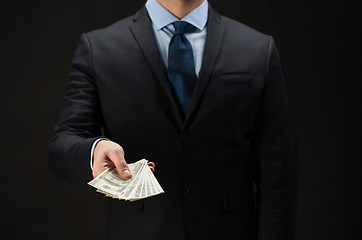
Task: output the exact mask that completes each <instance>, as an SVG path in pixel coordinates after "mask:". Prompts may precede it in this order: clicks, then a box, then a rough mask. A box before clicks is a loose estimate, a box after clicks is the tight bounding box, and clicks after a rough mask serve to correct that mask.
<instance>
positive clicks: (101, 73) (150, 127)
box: [49, 8, 295, 240]
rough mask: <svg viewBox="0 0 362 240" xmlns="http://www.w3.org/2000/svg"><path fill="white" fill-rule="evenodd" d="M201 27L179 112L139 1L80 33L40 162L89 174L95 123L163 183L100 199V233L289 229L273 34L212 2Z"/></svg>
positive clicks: (79, 176) (286, 154)
mask: <svg viewBox="0 0 362 240" xmlns="http://www.w3.org/2000/svg"><path fill="white" fill-rule="evenodd" d="M207 31H208V33H207V40H206V46H205V52H204V57H203V63H202V68H201V71H200V76H199V79H198V80H197V85H196V89H195V92H194V95H193V98H192V102H191V106H190V110H189V113H188V115H187V117H186V119H183V116H182V112H181V109H180V106H179V105H178V103H177V98H176V97H175V94H174V92H173V89H172V86H171V84H170V82H169V81H168V79H167V74H166V68H165V65H164V63H163V62H162V59H161V57H160V53H159V49H158V48H157V44H156V41H155V37H154V34H153V30H152V28H151V22H150V19H149V16H148V14H147V11H146V10H145V8H143V9H141V10H140V11H139V12H138V13H137V14H135V15H134V16H132V17H129V18H126V19H123V20H121V21H119V22H116V23H115V24H113V25H111V26H109V27H107V28H105V29H101V30H96V31H93V32H89V33H86V34H83V35H82V36H81V41H80V44H79V46H78V48H77V50H76V53H75V56H74V59H73V61H72V64H71V67H70V71H69V81H68V85H67V90H66V95H65V103H64V108H63V110H62V112H61V114H60V118H59V121H58V123H57V125H56V127H55V131H54V134H53V136H52V138H51V139H50V141H49V154H50V164H51V166H52V168H53V169H54V171H56V172H57V173H58V174H59V175H60V176H62V177H64V178H66V179H69V180H72V181H75V182H79V183H81V184H85V183H86V182H87V181H89V180H91V179H92V174H91V169H90V167H89V160H90V150H91V146H92V143H93V141H94V140H95V139H96V138H98V137H99V136H100V135H101V131H100V130H101V128H102V127H104V135H105V136H106V137H108V138H109V139H111V140H113V141H115V142H117V143H119V144H120V145H121V146H122V147H123V148H124V149H125V157H126V161H127V162H129V163H131V162H135V161H137V160H139V159H141V158H146V159H148V160H150V161H154V162H155V163H156V166H157V167H156V172H155V175H156V177H157V179H158V180H159V182H160V184H161V186H162V187H163V188H164V190H165V194H162V195H159V196H156V197H152V198H149V199H146V200H141V201H136V202H133V203H129V202H124V201H119V200H110V201H109V237H110V238H111V239H127V240H133V239H134V240H143V239H144V240H146V239H147V240H153V239H155V240H160V239H161V240H162V239H167V240H168V239H172V240H184V239H187V240H194V239H195V240H196V239H207V240H212V239H218V240H220V239H238V240H241V239H243V240H251V239H259V240H291V239H292V226H293V221H294V219H293V216H294V196H295V194H294V192H295V166H294V160H293V152H294V151H293V143H292V142H293V141H292V131H291V123H290V119H289V114H288V109H287V95H286V87H285V81H284V79H283V74H282V69H281V65H280V60H279V56H278V53H277V49H276V47H275V44H274V41H273V39H272V37H270V36H267V35H264V34H261V33H259V32H257V31H255V30H253V29H251V28H249V27H247V26H245V25H243V24H241V23H239V22H236V21H233V20H231V19H228V18H225V17H223V16H220V15H218V14H217V13H216V12H214V11H213V10H212V9H210V12H209V19H208V25H207ZM253 186H255V187H253Z"/></svg>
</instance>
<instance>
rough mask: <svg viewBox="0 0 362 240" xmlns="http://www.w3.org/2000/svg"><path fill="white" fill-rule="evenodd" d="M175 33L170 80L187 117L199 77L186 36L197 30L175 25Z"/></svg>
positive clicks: (169, 66)
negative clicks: (186, 33) (187, 33)
mask: <svg viewBox="0 0 362 240" xmlns="http://www.w3.org/2000/svg"><path fill="white" fill-rule="evenodd" d="M173 25H174V27H175V33H174V35H173V36H172V38H171V42H170V45H169V50H168V70H167V71H168V78H169V80H170V81H171V83H172V85H173V87H174V89H175V92H176V95H177V98H178V100H179V102H180V105H181V107H182V109H183V112H184V116H185V117H186V115H187V111H188V109H189V105H190V102H191V98H192V93H193V92H194V88H195V83H196V80H197V76H196V73H195V62H194V54H193V51H192V46H191V43H190V42H189V40H187V38H186V36H185V32H191V31H193V30H195V28H194V27H193V26H192V25H190V24H189V23H187V22H184V21H177V22H174V23H173Z"/></svg>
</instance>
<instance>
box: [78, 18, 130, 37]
mask: <svg viewBox="0 0 362 240" xmlns="http://www.w3.org/2000/svg"><path fill="white" fill-rule="evenodd" d="M132 19H133V16H129V17H126V18H123V19H121V20H118V21H117V22H115V23H113V24H111V25H109V26H106V27H104V28H100V29H95V30H92V31H89V32H87V33H85V34H86V35H87V36H88V37H89V38H92V39H94V38H104V37H107V36H110V35H112V34H114V33H117V32H125V31H126V30H127V29H128V27H129V25H130V23H131V22H132V21H133V20H132Z"/></svg>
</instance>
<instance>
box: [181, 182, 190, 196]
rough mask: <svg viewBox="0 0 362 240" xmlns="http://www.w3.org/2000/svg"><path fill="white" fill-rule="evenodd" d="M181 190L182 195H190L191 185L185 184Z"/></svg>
mask: <svg viewBox="0 0 362 240" xmlns="http://www.w3.org/2000/svg"><path fill="white" fill-rule="evenodd" d="M180 192H181V195H182V196H187V195H189V193H190V187H189V186H187V185H183V186H182V187H181V188H180Z"/></svg>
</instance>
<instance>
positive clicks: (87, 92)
mask: <svg viewBox="0 0 362 240" xmlns="http://www.w3.org/2000/svg"><path fill="white" fill-rule="evenodd" d="M102 119H103V118H102V113H101V107H100V102H99V97H98V90H97V85H96V81H95V78H94V72H93V66H92V52H91V48H90V43H89V40H88V38H87V36H86V35H85V34H83V35H82V36H81V39H80V43H79V45H78V47H77V50H76V52H75V54H74V58H73V60H72V63H71V65H70V69H69V74H68V83H67V87H66V93H65V96H64V105H63V109H62V111H61V113H60V116H59V119H58V122H57V124H56V126H55V129H54V132H53V135H52V136H51V138H50V139H49V142H48V153H49V165H50V167H51V168H52V169H53V170H54V171H55V173H56V174H57V175H59V176H60V177H61V178H63V179H66V180H69V181H72V182H76V183H79V184H85V183H86V182H88V181H89V180H91V179H92V178H93V177H92V172H91V168H90V166H89V161H90V158H91V156H90V155H91V147H92V145H93V142H94V141H95V140H96V139H98V138H99V137H100V129H101V126H102V125H103V120H102Z"/></svg>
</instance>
